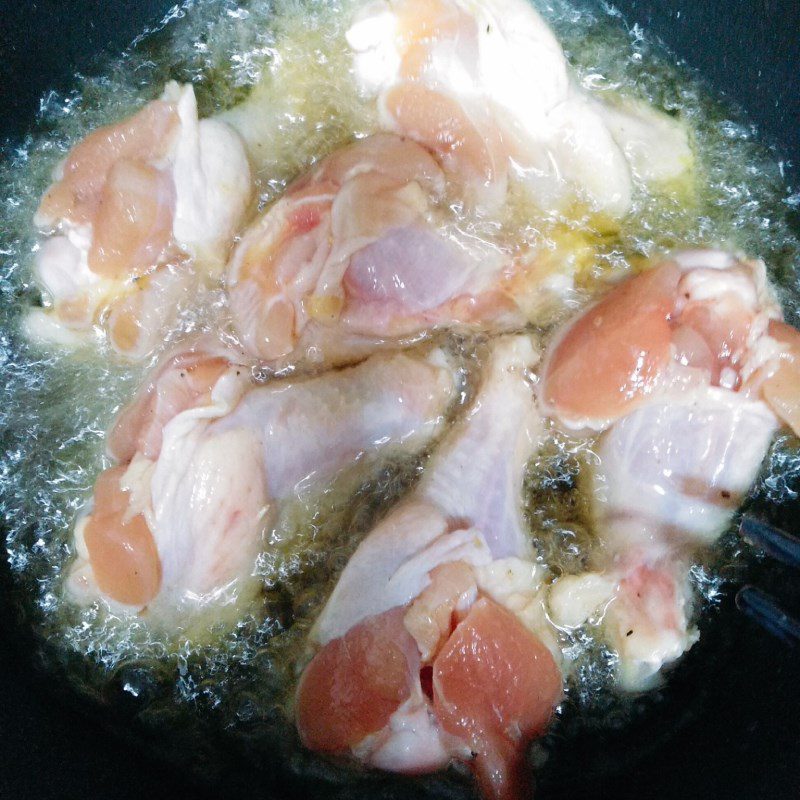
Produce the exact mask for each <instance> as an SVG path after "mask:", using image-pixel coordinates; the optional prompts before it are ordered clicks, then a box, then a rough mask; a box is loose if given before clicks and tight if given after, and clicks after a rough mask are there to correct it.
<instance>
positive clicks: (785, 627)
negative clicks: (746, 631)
mask: <svg viewBox="0 0 800 800" xmlns="http://www.w3.org/2000/svg"><path fill="white" fill-rule="evenodd" d="M736 607H737V608H738V609H739V610H740V611H742V612H743V613H745V614H746V615H747V616H748V617H750V618H751V619H752V620H754V621H755V622H757V623H758V624H759V625H761V627H762V628H764V629H765V630H767V631H769V632H770V633H771V634H773V635H775V636H777V637H778V638H779V639H782V640H783V641H784V642H786V643H787V644H790V645H796V644H797V643H798V642H800V622H799V621H798V620H796V619H795V618H794V617H792V616H790V615H789V614H787V613H786V612H785V611H784V610H783V609H782V608H781V607H780V606H779V605H778V603H777V602H776V601H775V599H774V598H772V597H770V596H769V595H768V594H767V593H766V592H763V591H761V589H758V588H756V587H755V586H745V587H743V588H742V589H740V590H739V591H738V592H737V594H736Z"/></svg>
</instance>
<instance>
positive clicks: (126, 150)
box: [27, 82, 252, 358]
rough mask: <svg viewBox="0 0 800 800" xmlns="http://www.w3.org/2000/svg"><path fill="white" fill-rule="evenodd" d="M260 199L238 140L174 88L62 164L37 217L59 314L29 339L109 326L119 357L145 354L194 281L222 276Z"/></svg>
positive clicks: (80, 334)
mask: <svg viewBox="0 0 800 800" xmlns="http://www.w3.org/2000/svg"><path fill="white" fill-rule="evenodd" d="M251 194H252V187H251V179H250V167H249V164H248V160H247V157H246V155H245V152H244V147H243V145H242V143H241V141H240V139H239V137H238V135H237V134H236V133H235V132H234V130H233V129H232V128H231V127H229V126H228V125H226V124H225V123H223V122H220V121H218V120H214V119H204V120H198V117H197V104H196V102H195V97H194V91H193V89H192V87H191V86H183V87H181V86H179V85H178V84H177V83H174V82H173V83H169V84H168V85H167V87H166V88H165V90H164V94H163V95H162V97H161V99H159V100H154V101H152V102H150V103H148V104H147V105H146V106H144V108H142V109H141V110H140V111H138V112H137V113H136V114H134V115H133V116H132V117H130V118H128V119H126V120H123V121H122V122H119V123H117V124H114V125H108V126H105V127H103V128H99V129H98V130H96V131H94V132H93V133H91V134H89V135H88V136H87V137H86V138H85V139H84V140H83V141H81V142H79V143H78V144H77V145H75V147H73V148H72V150H71V151H70V152H69V153H68V154H67V157H66V158H65V159H64V161H62V162H61V164H59V166H58V168H57V170H56V172H55V174H54V182H53V184H52V185H51V186H50V188H49V189H48V190H47V192H46V193H45V195H44V197H43V198H42V201H41V203H40V205H39V209H38V211H37V212H36V216H35V219H34V221H35V223H36V225H37V227H38V228H39V229H40V231H42V233H44V234H45V235H46V238H45V239H44V240H43V241H42V242H41V244H40V246H39V249H38V252H37V257H36V264H35V272H36V276H37V278H38V280H39V282H40V283H41V285H42V287H43V289H44V290H45V292H46V295H47V297H48V299H49V306H48V307H47V308H46V309H44V310H36V311H33V312H31V314H30V315H29V317H28V324H27V327H28V331H29V333H30V334H31V335H33V336H39V337H40V338H55V339H56V340H58V341H62V342H66V343H74V342H78V341H80V340H81V339H82V338H84V339H85V337H86V335H87V333H88V332H89V331H91V329H92V327H93V325H94V324H96V323H100V324H102V326H103V328H104V329H105V332H106V334H107V335H108V339H109V342H110V344H111V345H112V347H113V348H114V349H115V350H117V351H118V352H119V353H121V354H122V355H125V356H127V357H130V358H140V357H142V356H144V355H146V354H147V353H149V352H150V351H151V350H152V349H153V347H154V346H155V344H156V343H157V342H158V341H159V339H162V338H163V329H164V327H165V325H167V324H168V323H169V322H171V321H172V318H173V316H174V313H175V308H176V305H177V302H178V300H179V299H180V298H181V296H182V295H183V294H184V293H185V292H186V291H187V289H188V288H189V287H190V285H192V282H193V281H197V280H199V279H200V278H201V277H203V276H205V275H209V274H212V275H218V274H219V272H220V270H221V268H222V266H223V265H224V263H225V260H226V258H227V255H228V250H229V248H230V245H231V243H232V241H233V236H234V233H235V232H236V230H237V229H238V227H239V225H240V224H241V222H242V219H243V217H244V213H245V209H246V208H247V206H248V204H249V202H250V197H251Z"/></svg>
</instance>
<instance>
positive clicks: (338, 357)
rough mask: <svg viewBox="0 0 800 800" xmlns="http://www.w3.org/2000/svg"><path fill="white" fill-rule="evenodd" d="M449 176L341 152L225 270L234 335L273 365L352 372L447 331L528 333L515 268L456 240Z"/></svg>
mask: <svg viewBox="0 0 800 800" xmlns="http://www.w3.org/2000/svg"><path fill="white" fill-rule="evenodd" d="M444 186H445V179H444V175H443V173H442V170H441V169H440V167H439V166H438V164H437V163H436V161H435V159H434V158H433V157H432V156H431V154H430V153H429V152H428V151H426V150H425V149H424V148H422V147H420V146H419V145H417V144H415V143H414V142H411V141H409V140H408V139H402V138H400V137H398V136H393V135H390V134H379V135H375V136H371V137H369V138H366V139H363V140H360V141H357V142H355V143H353V144H351V145H349V146H346V147H344V148H342V149H341V150H338V151H336V152H335V153H334V154H333V155H331V156H329V157H328V158H326V159H324V160H323V161H321V162H320V163H319V164H318V165H317V166H315V167H314V168H312V169H311V171H310V172H309V173H308V174H307V175H305V176H304V177H302V178H300V179H299V180H298V181H296V182H295V183H294V184H293V185H292V186H290V187H289V189H288V190H287V192H286V194H285V195H284V196H283V197H282V198H281V199H280V200H279V201H278V202H277V203H276V204H275V205H273V206H272V207H271V208H270V209H269V210H268V211H267V212H266V214H265V215H264V216H263V217H262V218H261V219H260V220H259V221H257V222H256V223H255V224H254V225H253V226H252V227H251V228H250V229H249V230H248V231H247V232H246V233H245V235H244V237H243V239H242V241H241V243H240V244H239V245H238V247H237V248H236V251H235V253H234V255H233V258H232V259H231V263H230V265H229V266H228V271H227V286H228V294H229V299H230V307H231V313H232V316H233V322H234V327H235V329H236V332H237V334H238V336H239V338H240V340H241V342H242V344H243V346H244V347H245V348H246V350H247V351H248V352H249V353H251V354H252V355H254V356H256V357H258V358H261V359H266V360H267V361H269V362H270V363H276V364H290V363H296V362H298V361H302V360H308V361H312V362H323V363H327V364H331V363H339V362H346V361H352V360H354V359H356V358H358V357H363V355H364V354H365V353H369V352H371V351H373V350H374V349H376V348H378V347H386V346H387V345H391V344H395V343H397V342H403V341H410V340H414V339H415V338H418V337H420V336H422V335H424V334H426V333H429V332H430V331H432V330H435V329H437V328H441V327H453V326H465V327H468V328H479V329H487V330H493V331H503V330H510V329H514V328H519V327H521V326H523V325H524V324H525V322H526V319H525V316H524V314H523V313H522V312H521V310H520V309H519V307H518V306H517V305H516V303H515V302H514V299H513V293H512V291H511V283H510V281H511V279H512V278H513V276H514V264H513V263H512V261H511V259H510V258H509V257H508V256H507V255H506V254H504V253H503V252H501V251H500V250H499V249H498V248H497V247H495V246H493V245H491V244H489V243H486V242H477V241H475V240H474V238H473V239H467V237H460V238H459V236H458V235H457V233H456V232H451V233H449V234H448V233H447V232H446V231H445V230H444V228H443V225H442V224H441V213H440V211H439V210H438V209H437V207H436V204H437V202H438V201H439V200H441V198H442V196H443V192H444Z"/></svg>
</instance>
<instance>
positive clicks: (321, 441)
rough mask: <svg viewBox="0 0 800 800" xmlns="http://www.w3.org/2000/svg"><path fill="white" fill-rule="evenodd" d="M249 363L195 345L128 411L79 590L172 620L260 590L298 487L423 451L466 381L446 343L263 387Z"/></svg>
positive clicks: (105, 476)
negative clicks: (392, 453) (269, 543)
mask: <svg viewBox="0 0 800 800" xmlns="http://www.w3.org/2000/svg"><path fill="white" fill-rule="evenodd" d="M243 363H245V362H244V361H243V360H242V359H241V358H239V357H238V356H237V354H235V353H232V352H231V351H230V350H228V349H225V348H221V347H220V346H218V345H214V344H212V343H208V342H199V343H196V344H195V345H194V346H192V347H186V348H183V349H181V350H180V351H179V352H177V353H176V354H174V355H173V356H171V357H169V358H167V359H166V360H165V361H164V362H163V363H162V365H161V366H160V367H159V368H158V369H157V370H156V371H155V373H154V374H153V377H152V380H151V381H150V382H149V383H148V384H146V385H145V386H144V387H143V389H142V390H141V392H140V394H139V396H138V397H137V399H136V400H134V402H133V403H132V404H131V405H130V406H128V407H127V408H126V409H125V411H124V412H123V413H122V415H121V416H120V418H119V420H118V422H117V424H116V426H115V428H114V430H113V431H112V433H111V436H110V439H109V449H110V453H111V456H112V457H113V458H114V460H115V462H117V464H118V466H114V467H112V468H111V469H109V470H106V471H105V472H104V473H102V475H101V476H100V478H99V479H98V481H97V485H96V487H95V495H94V503H93V507H92V509H91V511H90V512H89V514H88V515H87V516H85V517H84V518H82V519H81V521H80V522H79V524H78V526H77V528H76V540H77V549H78V554H79V557H78V560H77V562H76V564H75V566H74V568H73V572H72V576H71V586H72V589H73V591H74V592H76V593H79V594H80V595H81V596H84V597H87V598H89V599H94V598H97V597H98V596H100V597H103V598H105V599H106V600H107V601H108V602H110V603H111V604H112V605H115V606H123V607H124V608H125V609H126V610H128V611H130V612H135V613H146V614H147V615H148V616H149V617H153V616H158V617H160V618H163V619H166V620H167V621H168V622H169V621H170V620H172V622H174V621H175V619H176V616H175V615H176V613H177V612H178V611H180V612H181V614H183V615H184V616H187V617H190V616H191V615H192V614H194V613H195V612H198V611H202V610H203V609H206V608H210V609H211V610H212V613H214V612H215V610H218V609H219V608H220V607H221V606H225V605H228V606H236V604H237V602H238V600H239V599H242V598H245V597H246V596H250V595H251V594H252V591H254V590H255V589H257V581H255V583H254V580H253V577H252V576H253V571H254V563H255V559H256V557H257V555H258V553H259V552H260V551H261V549H262V547H263V546H264V545H263V543H262V532H263V531H264V530H265V529H266V527H267V526H268V524H269V522H270V520H272V519H274V514H275V512H276V509H277V508H278V506H279V504H280V503H281V501H282V500H283V499H284V498H287V497H291V496H293V495H294V494H295V493H296V492H298V491H301V490H302V491H309V490H313V487H315V486H325V485H327V484H328V483H329V482H330V481H331V480H332V479H333V478H334V477H335V476H336V475H337V474H338V473H339V472H340V471H342V470H344V469H346V468H348V467H350V466H352V465H353V464H354V463H355V462H356V461H357V460H359V459H361V458H364V457H367V456H370V455H372V454H376V453H379V452H384V451H388V450H390V449H391V448H402V449H404V450H408V451H415V450H417V449H420V448H422V447H423V446H424V445H425V444H426V443H427V442H428V441H429V440H430V439H431V438H432V437H433V436H434V435H435V434H436V432H437V431H438V430H439V428H440V426H441V425H442V424H443V419H444V414H445V412H446V410H447V407H448V404H449V403H450V401H451V398H452V397H453V396H454V392H455V387H456V377H455V373H454V370H453V368H452V367H451V366H449V364H448V362H447V361H446V359H445V358H444V356H443V354H442V353H441V351H438V350H433V351H431V352H430V353H428V355H427V356H415V357H411V356H405V355H399V354H396V355H391V354H387V355H381V356H376V357H374V358H372V359H369V360H367V361H365V362H364V363H362V364H360V365H359V366H357V367H353V368H350V369H346V370H343V371H340V372H330V373H326V374H325V375H322V376H320V377H314V378H308V379H304V380H296V381H295V380H273V381H270V382H268V383H267V384H266V385H260V386H259V385H254V384H253V383H252V380H251V373H250V369H249V368H248V367H246V366H243Z"/></svg>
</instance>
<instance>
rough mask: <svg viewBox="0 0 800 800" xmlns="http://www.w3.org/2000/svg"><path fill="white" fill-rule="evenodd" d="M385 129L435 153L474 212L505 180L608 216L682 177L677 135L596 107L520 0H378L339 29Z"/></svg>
mask: <svg viewBox="0 0 800 800" xmlns="http://www.w3.org/2000/svg"><path fill="white" fill-rule="evenodd" d="M347 40H348V43H349V44H350V47H351V48H352V50H353V53H354V57H353V58H354V67H355V73H356V76H357V78H358V80H359V84H360V87H361V89H362V91H363V92H365V93H366V94H368V95H370V96H375V97H376V99H377V105H378V113H379V118H380V122H381V125H382V127H383V128H384V129H386V130H390V131H394V132H395V133H399V134H402V135H404V136H409V137H411V138H412V139H414V140H415V141H418V142H420V143H421V144H423V145H425V146H426V147H428V148H430V149H431V150H432V151H433V152H435V153H436V154H437V155H438V157H439V158H440V159H441V161H442V164H443V166H444V168H445V169H446V170H447V171H448V172H449V173H451V174H452V175H454V176H455V177H456V178H457V179H458V180H459V181H460V182H461V183H462V185H463V186H464V189H465V191H466V194H467V197H468V198H469V199H471V201H472V202H474V203H476V204H477V205H479V206H482V207H485V208H493V207H496V206H497V205H498V204H500V203H502V202H503V200H504V199H505V196H506V189H507V184H508V181H509V178H510V177H512V176H513V177H515V178H516V179H518V180H521V181H523V182H524V183H525V185H526V186H527V187H528V188H529V189H530V190H531V191H532V192H533V195H534V197H535V199H536V200H537V201H538V202H539V204H540V205H541V207H542V208H543V209H546V210H565V209H567V208H568V207H569V206H570V205H571V204H574V203H575V201H576V200H577V201H579V202H582V203H586V204H587V205H588V206H589V207H590V208H591V209H592V210H593V211H595V212H602V213H604V214H607V215H609V216H611V217H614V218H619V217H622V216H624V215H625V214H626V213H627V212H628V210H629V209H630V207H631V202H632V197H633V192H634V188H635V186H636V185H637V184H639V185H644V186H647V187H648V188H649V189H658V188H663V187H665V186H667V185H669V184H670V183H674V182H676V181H681V180H688V176H689V175H690V173H691V170H692V162H693V156H692V149H691V146H690V143H689V138H688V134H687V131H686V130H685V128H684V127H683V126H682V125H681V124H680V123H679V122H676V121H675V120H673V119H672V118H670V117H667V116H666V115H664V114H660V113H658V112H656V111H655V110H654V109H651V108H649V107H646V106H645V105H643V104H639V103H634V102H631V101H623V100H621V99H620V100H618V101H616V102H614V103H613V104H612V103H604V102H601V101H598V100H596V99H594V98H592V97H590V96H589V95H588V94H586V93H585V92H584V91H583V90H582V89H580V88H579V87H578V86H577V85H576V83H575V81H574V80H573V78H572V76H571V74H570V69H569V66H568V63H567V60H566V57H565V56H564V53H563V51H562V49H561V46H560V45H559V43H558V41H557V40H556V38H555V36H554V35H553V33H552V31H551V30H550V29H549V27H548V26H547V24H546V23H545V22H544V20H543V19H542V18H541V17H540V16H539V15H538V14H537V12H536V11H535V10H534V9H533V7H532V6H531V4H530V3H529V2H526V0H482V1H481V2H473V1H472V0H433V1H431V0H397V1H396V2H392V1H390V0H378V1H377V2H372V3H369V4H368V5H367V6H366V7H364V8H363V9H361V10H360V11H359V12H358V13H357V14H356V17H355V19H354V22H353V24H352V26H351V27H350V29H349V31H348V33H347Z"/></svg>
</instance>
